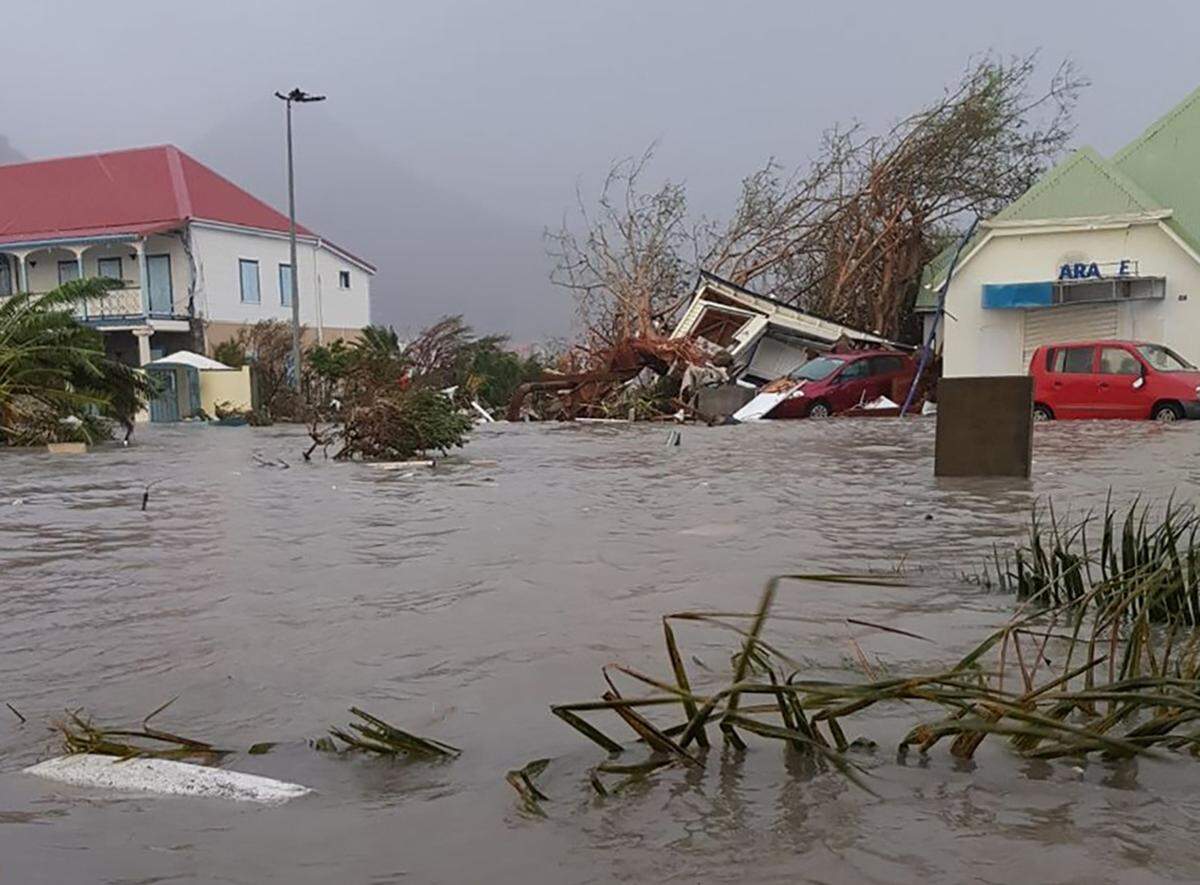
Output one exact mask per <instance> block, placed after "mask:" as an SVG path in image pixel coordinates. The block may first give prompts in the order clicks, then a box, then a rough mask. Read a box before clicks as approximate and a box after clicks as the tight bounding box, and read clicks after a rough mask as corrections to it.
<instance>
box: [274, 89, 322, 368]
mask: <svg viewBox="0 0 1200 885" xmlns="http://www.w3.org/2000/svg"><path fill="white" fill-rule="evenodd" d="M275 97H276V98H278V99H281V100H282V101H283V103H284V104H285V105H286V106H287V173H288V245H289V246H290V247H291V265H290V266H291V272H290V274H289V275H290V276H291V278H292V387H294V388H295V389H296V391H297V392H299V391H300V273H299V271H298V270H297V268H296V174H295V170H294V168H293V165H292V102H294V101H296V102H308V101H324V100H325V96H323V95H309V94H308V93H307V92H305V91H303V90H302V89H298V88H297V89H293V90H292V91H291V92H289V93H287V94H286V95H285V94H284V93H282V92H276V93H275Z"/></svg>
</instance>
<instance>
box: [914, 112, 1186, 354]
mask: <svg viewBox="0 0 1200 885" xmlns="http://www.w3.org/2000/svg"><path fill="white" fill-rule="evenodd" d="M951 252H952V250H947V251H946V252H944V253H942V254H941V255H939V256H938V257H937V258H936V259H935V260H934V261H933V262H931V263H930V265H929V266H928V267H927V268H926V269H925V272H924V274H923V276H922V280H921V289H920V292H919V294H918V298H917V309H918V310H923V311H925V312H927V313H929V314H930V316H932V311H933V310H934V309H935V307H936V303H937V290H938V289H939V287H940V286H941V285H942V284H943V282H944V281H945V276H946V271H947V268H948V265H949V263H950V256H951ZM946 312H947V314H948V316H947V317H945V321H944V323H943V325H942V329H941V331H940V339H941V344H942V352H943V357H944V370H945V373H946V374H947V375H1007V374H1020V373H1023V372H1024V371H1026V369H1027V367H1028V364H1029V358H1030V355H1031V354H1032V352H1033V350H1034V349H1035V348H1036V347H1038V346H1039V345H1041V344H1048V343H1054V342H1058V341H1069V340H1085V339H1101V338H1131V339H1140V340H1148V341H1159V342H1162V343H1165V344H1167V345H1168V346H1170V347H1172V348H1174V349H1175V350H1177V351H1179V352H1180V353H1181V354H1183V355H1184V356H1185V357H1188V358H1189V359H1191V360H1192V361H1193V362H1200V89H1197V90H1196V91H1195V92H1193V93H1192V94H1191V95H1189V96H1188V97H1187V98H1186V99H1184V101H1182V102H1181V103H1180V104H1179V105H1177V106H1176V107H1175V108H1174V109H1173V110H1172V111H1170V113H1168V114H1166V115H1165V116H1164V117H1162V118H1161V119H1160V120H1158V121H1157V122H1156V123H1154V124H1153V125H1152V126H1150V128H1148V129H1147V130H1146V131H1145V132H1144V133H1142V135H1141V136H1139V137H1138V138H1137V139H1136V140H1135V141H1133V142H1132V143H1130V144H1129V145H1128V146H1127V147H1125V148H1123V149H1122V150H1121V151H1119V152H1118V153H1117V154H1115V155H1114V156H1112V157H1111V158H1108V159H1106V158H1104V157H1102V156H1101V155H1100V154H1098V153H1097V152H1096V151H1094V150H1092V149H1091V148H1087V147H1085V148H1082V149H1080V150H1078V151H1076V152H1075V153H1074V154H1072V155H1071V156H1070V157H1068V158H1067V159H1066V160H1064V161H1063V162H1062V163H1060V164H1059V165H1058V166H1056V167H1054V168H1053V169H1051V170H1050V171H1049V172H1047V173H1046V174H1045V175H1044V176H1043V177H1042V178H1041V180H1040V181H1038V182H1037V184H1035V185H1034V186H1033V187H1031V188H1030V189H1029V190H1028V191H1026V192H1025V193H1024V194H1023V195H1022V196H1021V197H1020V198H1018V199H1017V200H1015V201H1014V202H1013V203H1011V204H1010V205H1009V206H1008V207H1006V208H1005V209H1004V210H1003V211H1001V212H999V213H997V214H996V215H995V216H994V217H993V218H991V219H988V220H987V221H985V222H983V223H982V224H981V225H980V226H979V228H978V230H977V232H976V234H975V236H974V237H973V238H972V240H971V242H970V243H968V244H967V245H966V246H965V247H964V249H963V250H962V253H961V255H960V257H959V261H958V265H957V267H956V268H955V270H954V276H953V279H951V281H950V285H949V288H948V290H947V297H946Z"/></svg>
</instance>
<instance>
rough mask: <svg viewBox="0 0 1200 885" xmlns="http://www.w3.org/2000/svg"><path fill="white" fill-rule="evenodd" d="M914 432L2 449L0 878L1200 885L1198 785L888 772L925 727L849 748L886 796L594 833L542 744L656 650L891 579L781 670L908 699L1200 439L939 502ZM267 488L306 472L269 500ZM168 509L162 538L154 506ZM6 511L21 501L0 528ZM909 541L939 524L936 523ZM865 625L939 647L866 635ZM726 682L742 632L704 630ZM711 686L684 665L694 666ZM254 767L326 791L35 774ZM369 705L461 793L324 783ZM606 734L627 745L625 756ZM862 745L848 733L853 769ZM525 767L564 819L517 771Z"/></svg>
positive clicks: (789, 628)
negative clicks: (140, 731) (804, 664)
mask: <svg viewBox="0 0 1200 885" xmlns="http://www.w3.org/2000/svg"><path fill="white" fill-rule="evenodd" d="M932 429H933V428H932V423H930V422H909V423H904V424H901V423H898V422H895V421H887V420H877V421H850V420H838V421H833V422H828V423H820V424H819V423H815V422H803V421H800V422H789V423H777V424H765V425H762V426H746V427H735V428H717V429H712V430H707V429H699V428H685V429H684V430H683V444H682V446H680V447H678V448H668V447H666V446H665V445H664V440H665V437H666V430H665V429H664V428H653V427H610V426H593V427H572V426H551V427H547V426H524V427H514V426H498V427H496V428H485V429H482V430H480V431H478V432H477V433H476V436H475V439H474V441H473V442H472V443H471V444H470V446H469V447H468V449H467V450H466V453H465V456H464V457H466V458H472V459H494V460H496V461H498V462H499V464H498V465H497V466H467V465H463V466H457V467H451V468H447V469H444V470H439V471H438V472H437V473H436V474H433V475H429V474H426V473H424V472H421V473H419V474H417V475H412V476H408V475H405V474H404V473H396V472H391V473H389V472H383V471H379V470H377V469H374V468H371V467H367V466H362V465H334V464H331V463H316V464H312V465H304V464H301V463H298V462H299V449H300V448H301V437H300V435H299V434H298V433H296V432H295V431H294V430H289V429H270V430H259V431H253V430H250V429H247V428H240V429H218V428H205V427H174V428H166V429H157V428H154V429H149V430H144V431H139V441H140V444H139V445H138V446H136V447H132V448H129V449H120V448H112V449H106V450H103V451H100V452H98V453H95V454H93V455H91V456H89V457H85V458H65V457H57V458H54V457H50V456H46V455H41V454H28V453H23V454H14V453H9V452H5V453H0V700H2V701H8V702H10V703H12V704H13V705H14V706H15V707H17V708H18V709H19V710H20V711H21V712H23V713H24V714H25V715H26V716H27V717H28V719H29V722H28V724H26V725H21V723H20V722H18V721H17V719H16V717H13V716H10V715H9V714H8V713H7V711H6V710H3V709H2V708H0V881H3V882H6V883H7V882H18V883H35V882H37V883H42V882H45V883H61V882H109V883H132V882H138V883H150V882H197V881H198V882H238V883H258V882H288V883H307V882H347V883H350V882H353V883H358V882H371V883H382V882H422V883H424V882H436V883H462V882H528V883H585V882H597V883H598V882H612V881H627V882H663V881H679V882H697V881H703V882H789V883H793V882H797V881H812V882H897V881H924V882H938V883H941V882H945V883H957V882H963V881H977V882H1005V883H1008V882H1020V881H1030V882H1063V883H1066V882H1079V883H1085V882H1086V883H1094V882H1154V881H1192V880H1194V879H1195V878H1196V877H1197V875H1198V874H1200V844H1198V843H1197V842H1196V840H1195V838H1194V833H1195V831H1196V828H1197V825H1198V824H1200V789H1198V788H1200V766H1196V765H1195V764H1193V763H1189V762H1186V761H1179V762H1154V763H1145V762H1142V763H1138V764H1136V765H1132V764H1125V765H1122V766H1116V765H1105V764H1101V763H1092V764H1091V765H1089V766H1087V767H1086V768H1085V769H1080V768H1076V767H1074V766H1073V765H1072V764H1069V763H1064V764H1061V765H1059V764H1031V763H1026V762H1021V761H1020V760H1017V759H1015V758H1013V757H1012V756H1010V755H1008V754H1007V753H1006V752H1005V751H1004V749H1003V748H1002V747H996V748H989V746H988V744H986V743H985V745H984V750H983V751H981V753H980V755H979V757H978V758H977V759H976V760H975V762H974V764H973V765H970V766H964V765H962V764H956V763H955V762H954V761H953V760H952V759H951V758H950V757H949V755H948V754H946V753H944V752H937V753H934V754H931V756H930V757H929V758H928V759H927V760H916V759H913V758H910V759H909V760H908V761H907V763H904V762H901V761H900V760H898V759H897V758H896V756H895V754H894V751H893V750H892V749H891V748H894V746H895V743H896V740H897V739H898V737H899V735H900V734H901V733H902V732H903V731H904V730H906V728H907V726H908V725H910V724H911V723H912V721H913V718H914V716H913V713H912V711H910V710H903V709H900V710H895V711H891V712H889V713H886V714H880V715H879V716H878V717H876V718H875V719H873V720H869V721H863V722H859V723H856V727H857V728H859V729H861V730H862V731H863V732H864V733H867V734H869V735H870V736H871V737H872V738H874V739H876V740H878V741H879V743H880V749H879V751H878V752H877V753H876V754H874V756H872V757H866V759H865V760H864V761H865V762H866V764H867V765H868V766H869V767H870V768H871V770H872V773H873V778H872V784H873V787H874V789H875V790H876V791H877V792H878V793H879V796H878V798H876V797H872V796H869V795H867V794H865V793H862V792H861V791H858V790H857V789H855V788H854V787H853V786H850V785H848V784H847V783H846V782H845V781H843V780H842V779H840V778H839V777H837V776H836V775H832V774H819V773H818V774H814V773H812V772H810V771H806V770H804V768H803V767H802V766H798V765H797V764H796V763H795V762H794V761H793V760H790V759H789V758H788V756H787V754H786V753H785V752H784V751H783V750H782V749H781V748H780V747H779V746H777V745H776V744H775V743H774V742H767V741H753V742H752V743H751V746H750V749H749V751H748V752H747V753H745V754H744V755H737V754H733V753H729V752H725V751H722V750H721V749H714V750H712V751H710V753H709V755H708V758H707V765H706V767H705V769H704V770H703V771H702V772H699V773H696V772H684V771H668V772H666V773H664V774H662V775H660V776H656V777H653V778H650V779H648V780H646V781H645V782H644V783H643V784H641V785H639V786H636V787H634V788H632V789H629V790H627V791H625V792H623V793H622V794H620V795H615V796H610V797H609V798H607V799H599V798H597V797H596V796H595V795H594V793H593V792H592V791H591V789H590V787H589V786H588V783H587V778H586V771H587V769H588V768H589V767H590V766H591V765H594V764H595V763H597V762H598V761H600V759H601V757H602V753H601V751H600V750H599V749H597V748H595V747H593V746H592V745H590V744H588V743H587V742H586V741H584V739H583V738H582V737H580V736H579V735H578V734H576V733H575V732H574V731H572V730H571V729H569V728H567V727H566V726H565V725H563V724H562V723H560V722H559V721H558V720H557V719H555V718H553V717H552V716H551V715H550V714H549V712H548V710H547V706H548V704H549V703H551V702H555V701H567V700H579V699H583V698H587V697H595V696H598V695H599V693H600V692H601V690H602V687H603V684H602V682H601V679H600V676H599V668H600V666H601V665H602V664H604V663H606V662H608V661H610V660H613V659H619V660H621V661H624V662H626V663H629V664H631V665H633V666H636V667H639V668H642V669H649V670H652V671H654V672H659V673H665V671H666V663H665V659H664V654H663V650H662V641H661V627H660V625H659V621H658V619H659V617H660V616H661V615H662V614H664V613H666V612H671V611H678V610H683V609H702V608H719V609H723V610H730V609H748V608H751V607H753V605H754V603H755V601H756V600H757V598H758V595H759V593H760V590H761V587H762V583H763V581H764V580H765V579H766V578H767V577H768V576H770V575H772V574H774V573H778V572H782V571H789V570H796V569H798V568H802V569H813V568H837V569H855V570H857V569H862V568H864V567H875V568H891V567H893V566H895V565H896V563H898V562H900V561H902V560H903V561H904V562H905V564H906V570H907V574H908V575H909V577H910V578H911V579H912V583H913V585H914V586H913V588H911V589H904V590H899V589H879V588H871V589H867V588H854V587H837V586H830V585H825V586H811V587H805V586H801V585H790V586H786V587H785V588H784V589H783V591H782V594H781V597H780V602H779V605H778V609H777V610H778V611H779V612H780V613H789V614H795V615H800V616H802V619H801V620H795V621H780V622H777V623H776V624H774V625H773V626H772V631H773V636H774V638H775V639H777V640H779V641H780V642H783V643H786V644H788V646H789V647H790V648H792V649H796V650H798V651H797V654H800V655H803V656H804V658H805V659H806V660H810V661H811V662H812V664H813V666H814V668H820V669H824V670H826V671H827V672H835V671H838V670H841V672H842V675H845V672H846V669H847V668H851V667H853V662H852V658H851V644H850V639H851V638H854V639H856V640H857V641H858V643H859V644H860V645H861V646H862V647H863V648H864V650H865V651H866V653H867V654H869V655H871V656H872V657H878V658H879V659H880V660H881V661H883V662H884V663H886V664H889V665H893V666H898V667H905V666H909V667H925V666H928V665H930V664H932V663H934V662H941V661H946V660H950V659H952V658H953V657H954V656H955V653H956V652H961V651H962V650H963V649H965V648H966V647H968V646H970V645H971V644H972V643H973V642H974V641H975V640H976V639H977V638H978V637H980V636H981V635H982V633H983V632H984V630H986V629H987V628H988V627H989V626H991V625H993V624H995V623H997V622H998V621H999V620H1001V619H1003V618H1004V617H1006V616H1007V614H1008V613H1009V612H1010V611H1011V600H1010V599H1008V598H1006V597H1003V596H1000V595H997V594H995V593H990V592H988V591H986V590H984V589H981V588H979V587H975V586H971V585H968V584H964V583H963V582H962V581H961V580H959V579H958V578H957V577H956V575H957V574H958V572H960V571H961V570H962V569H966V568H974V566H975V565H976V564H977V563H978V562H979V560H980V558H981V557H983V556H984V555H985V554H986V553H987V552H988V551H989V550H990V549H991V546H992V544H993V542H994V541H997V540H1004V539H1006V538H1010V537H1013V536H1014V535H1015V534H1016V533H1018V532H1019V531H1020V529H1021V526H1022V523H1023V522H1024V520H1025V519H1026V518H1027V513H1028V510H1029V508H1030V506H1031V504H1032V503H1033V502H1034V500H1035V499H1036V498H1038V497H1042V496H1046V495H1053V496H1054V499H1055V502H1056V506H1058V507H1059V508H1060V509H1064V508H1066V507H1068V505H1069V506H1070V507H1071V508H1074V509H1075V510H1081V509H1082V508H1085V507H1088V506H1096V505H1099V504H1101V503H1102V502H1103V498H1104V496H1105V494H1106V492H1107V490H1108V488H1109V487H1110V486H1111V487H1112V488H1113V489H1114V496H1115V497H1116V498H1118V499H1121V500H1123V499H1127V498H1129V497H1131V496H1133V495H1135V494H1138V493H1141V494H1159V493H1162V494H1166V493H1168V492H1170V491H1172V490H1176V491H1177V492H1178V493H1179V494H1180V495H1181V496H1184V497H1190V496H1191V495H1192V494H1193V493H1194V489H1195V483H1196V481H1197V478H1198V476H1200V461H1198V460H1197V457H1196V455H1197V452H1198V451H1200V447H1198V445H1197V435H1196V434H1197V430H1200V428H1193V427H1191V426H1177V427H1158V426H1153V425H1150V424H1141V425H1133V424H1117V423H1113V424H1101V423H1097V424H1079V423H1077V424H1073V425H1072V424H1054V425H1049V426H1045V427H1039V428H1038V430H1037V438H1036V445H1035V458H1036V465H1035V471H1036V478H1035V480H1034V481H1033V482H1032V483H1011V482H954V483H939V482H936V481H935V480H934V479H933V478H932ZM256 452H257V453H261V454H262V455H265V456H268V457H273V456H282V457H284V458H287V459H288V460H290V461H292V462H293V466H292V468H291V469H289V470H280V469H272V468H266V467H261V466H257V465H256V463H255V460H254V458H253V455H254V453H256ZM147 482H156V483H157V484H156V485H155V486H154V487H153V489H152V492H151V497H150V506H149V508H148V510H147V512H145V513H142V512H140V510H139V504H140V498H141V490H142V488H143V486H144V485H145V484H146V483H147ZM14 502H17V503H14ZM927 517H932V518H931V519H930V518H927ZM848 616H855V617H858V618H865V619H867V620H870V621H875V622H886V623H889V624H892V625H895V626H899V627H902V628H905V629H908V630H912V631H915V632H918V633H922V634H924V635H927V636H930V637H933V638H934V639H935V640H936V643H935V644H933V645H929V644H925V643H915V642H913V641H910V640H906V639H903V638H901V637H897V636H892V635H888V634H880V633H878V632H872V631H870V630H867V629H863V628H859V627H851V626H848V625H847V624H846V623H845V618H846V617H848ZM681 641H682V642H683V643H684V644H685V646H686V649H687V654H688V655H689V657H691V656H695V657H696V658H698V659H699V660H701V661H703V662H704V663H705V664H706V665H707V666H708V667H710V668H712V670H713V671H715V674H714V677H713V678H717V675H718V674H719V673H720V672H721V671H722V670H726V671H727V668H728V655H729V652H730V651H731V650H732V648H733V645H732V643H731V641H730V636H729V635H721V634H717V633H713V632H711V631H704V630H693V631H685V632H684V633H683V634H682V635H681ZM697 670H698V668H697ZM174 695H180V699H179V700H178V701H177V702H176V704H175V705H174V707H173V708H172V709H171V710H170V711H169V713H168V714H164V718H163V724H164V725H167V724H170V725H174V726H177V727H178V728H180V729H181V730H187V731H188V732H190V733H195V734H198V735H203V736H209V737H211V738H213V739H215V740H216V741H217V742H218V743H222V744H226V745H231V746H234V747H239V748H246V747H249V745H250V744H252V743H254V742H257V741H270V740H278V741H282V742H283V743H282V745H281V746H279V747H278V748H276V749H275V750H274V751H273V752H272V753H270V754H268V755H263V756H244V755H243V756H237V757H234V758H232V759H231V760H230V762H229V765H230V767H233V768H236V769H240V770H244V771H252V772H257V773H262V774H266V775H270V776H274V777H279V778H282V779H285V780H291V781H297V782H300V783H304V784H307V785H310V786H312V787H314V788H316V790H317V791H318V793H317V795H315V796H313V797H310V798H308V799H304V800H300V801H297V802H293V803H291V804H289V805H287V806H284V807H281V808H260V807H250V806H242V805H238V804H231V803H225V802H219V801H215V800H214V801H209V800H192V799H177V798H152V797H143V796H129V795H114V794H108V795H104V794H99V793H96V792H91V791H87V790H78V789H73V788H66V787H61V786H57V785H54V784H51V783H48V782H42V781H39V780H36V779H33V778H30V777H28V776H26V775H23V774H21V773H20V772H19V770H20V769H21V768H22V767H23V766H25V765H27V764H30V763H32V762H34V761H36V760H37V759H38V758H41V757H42V756H44V755H47V754H48V753H49V752H50V750H51V744H50V741H49V739H48V736H47V732H46V730H45V723H46V722H47V721H48V720H50V719H52V718H53V717H54V716H55V715H56V713H57V712H58V711H61V710H62V709H63V708H64V707H68V706H80V705H82V706H86V707H87V708H88V709H89V710H91V711H93V712H94V713H96V714H97V715H99V716H101V717H104V718H118V719H128V720H136V719H138V718H140V717H141V715H143V714H145V713H146V712H148V711H149V710H151V709H153V708H154V707H156V706H158V704H159V703H161V702H162V701H164V700H166V699H168V698H170V697H172V696H174ZM351 704H358V705H361V706H363V707H366V708H367V709H369V710H371V711H373V712H376V713H378V714H379V715H382V716H384V717H385V718H387V719H390V720H392V721H394V722H396V723H397V724H401V725H404V726H405V727H409V728H411V729H413V730H414V731H417V732H418V733H426V734H430V735H432V736H435V737H438V738H440V739H443V740H445V741H448V742H450V743H453V744H456V745H458V746H460V747H462V748H463V750H464V752H463V755H462V757H461V758H460V759H458V760H457V761H455V762H453V763H450V764H446V765H421V764H411V765H405V764H402V763H393V762H389V761H386V760H377V759H374V760H373V759H360V758H338V757H334V756H330V755H327V754H321V753H315V752H313V751H311V750H309V749H308V748H307V747H306V745H305V738H308V737H316V736H319V735H320V734H321V733H322V732H323V730H324V729H325V727H326V726H328V725H329V724H333V723H344V722H345V721H346V720H347V718H348V717H347V714H346V712H345V711H346V708H347V707H348V706H350V705H351ZM611 730H612V731H613V732H614V733H619V728H618V726H616V725H613V727H612V728H611ZM854 736H855V735H854V734H851V735H850V737H854ZM542 756H549V757H553V758H554V762H553V763H552V764H551V766H550V768H549V770H548V771H547V773H546V774H545V775H544V776H543V778H542V786H543V788H544V789H545V791H546V792H547V793H548V794H549V795H550V796H551V801H550V802H549V803H547V804H546V812H547V815H548V816H547V817H546V818H545V819H537V818H534V817H531V816H529V815H527V814H526V813H524V812H522V811H520V810H519V809H518V808H517V805H516V803H515V801H514V800H515V794H514V793H513V791H512V790H511V789H510V788H509V787H508V785H507V784H505V783H504V780H503V775H504V772H505V771H506V770H508V769H510V768H515V767H519V766H520V765H522V764H523V763H525V762H527V761H529V760H531V759H534V758H537V757H542Z"/></svg>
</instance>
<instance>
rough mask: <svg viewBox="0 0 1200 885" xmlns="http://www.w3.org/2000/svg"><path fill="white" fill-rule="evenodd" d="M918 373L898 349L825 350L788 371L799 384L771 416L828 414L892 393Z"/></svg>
mask: <svg viewBox="0 0 1200 885" xmlns="http://www.w3.org/2000/svg"><path fill="white" fill-rule="evenodd" d="M916 373H917V367H916V364H915V363H914V362H913V358H912V357H911V356H909V355H908V354H907V353H900V352H898V351H894V350H859V351H854V352H851V353H826V354H822V355H821V356H818V357H815V358H814V359H811V360H809V361H808V362H807V363H805V364H804V365H802V366H801V367H800V368H798V369H796V370H795V371H793V372H792V373H791V374H790V375H788V378H790V379H791V380H792V381H796V382H799V385H798V387H797V389H796V391H795V393H793V394H792V395H791V396H789V397H788V398H787V399H785V400H784V401H783V402H781V403H780V404H779V405H777V406H776V407H775V408H774V409H772V410H771V411H770V413H768V415H767V417H768V418H827V417H829V416H830V415H834V414H837V413H838V412H844V411H846V410H847V409H853V408H854V407H855V406H858V405H862V404H863V403H869V402H871V401H872V400H876V399H879V397H881V396H888V397H890V396H891V395H892V391H893V386H894V384H895V382H896V381H897V380H902V381H904V384H905V386H906V387H907V385H909V384H911V383H912V379H913V376H914V375H915V374H916Z"/></svg>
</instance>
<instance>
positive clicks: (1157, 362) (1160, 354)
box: [1138, 344, 1196, 372]
mask: <svg viewBox="0 0 1200 885" xmlns="http://www.w3.org/2000/svg"><path fill="white" fill-rule="evenodd" d="M1138 353H1140V354H1141V355H1142V356H1143V357H1145V359H1146V362H1148V363H1149V364H1150V365H1152V366H1153V367H1154V368H1156V369H1158V370H1159V371H1160V372H1184V371H1186V370H1188V369H1194V368H1196V367H1195V366H1193V365H1192V364H1191V363H1189V362H1188V361H1187V360H1185V359H1184V358H1183V357H1181V356H1180V355H1179V354H1177V353H1176V352H1175V351H1173V350H1171V348H1169V347H1163V346H1162V345H1161V344H1139V345H1138Z"/></svg>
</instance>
